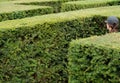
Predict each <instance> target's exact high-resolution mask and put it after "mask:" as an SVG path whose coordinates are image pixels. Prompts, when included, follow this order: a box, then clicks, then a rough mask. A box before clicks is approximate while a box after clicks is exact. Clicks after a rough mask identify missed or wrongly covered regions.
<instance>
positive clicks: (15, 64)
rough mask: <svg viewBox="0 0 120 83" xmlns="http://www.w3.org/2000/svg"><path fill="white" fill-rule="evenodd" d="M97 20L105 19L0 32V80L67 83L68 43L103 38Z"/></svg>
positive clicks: (33, 26)
mask: <svg viewBox="0 0 120 83" xmlns="http://www.w3.org/2000/svg"><path fill="white" fill-rule="evenodd" d="M101 20H105V17H100V16H93V17H89V18H79V19H74V20H69V21H63V22H54V23H53V22H51V23H44V24H36V25H30V26H25V27H24V26H22V27H16V28H12V29H8V30H1V31H0V55H1V56H0V57H1V58H0V80H1V81H2V82H12V83H16V82H17V83H21V82H22V83H26V82H33V83H35V82H37V83H41V82H44V83H59V82H60V83H67V82H68V71H67V56H66V55H67V52H68V49H67V48H68V44H69V41H71V40H72V39H76V38H84V37H89V36H92V35H101V34H105V32H106V30H105V28H104V27H100V26H101V24H102V25H103V21H101ZM13 26H14V25H13ZM11 27H12V26H11Z"/></svg>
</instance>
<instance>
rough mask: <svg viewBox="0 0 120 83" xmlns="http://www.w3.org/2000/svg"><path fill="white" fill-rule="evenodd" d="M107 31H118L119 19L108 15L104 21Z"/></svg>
mask: <svg viewBox="0 0 120 83" xmlns="http://www.w3.org/2000/svg"><path fill="white" fill-rule="evenodd" d="M105 23H106V26H107V29H108V30H109V33H112V32H118V26H119V19H118V18H117V17H115V16H110V17H108V18H107V20H106V21H105Z"/></svg>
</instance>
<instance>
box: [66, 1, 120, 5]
mask: <svg viewBox="0 0 120 83" xmlns="http://www.w3.org/2000/svg"><path fill="white" fill-rule="evenodd" d="M113 1H114V2H115V1H118V0H83V1H69V2H66V3H65V4H76V5H77V4H78V5H80V4H81V5H88V4H100V3H108V2H113Z"/></svg>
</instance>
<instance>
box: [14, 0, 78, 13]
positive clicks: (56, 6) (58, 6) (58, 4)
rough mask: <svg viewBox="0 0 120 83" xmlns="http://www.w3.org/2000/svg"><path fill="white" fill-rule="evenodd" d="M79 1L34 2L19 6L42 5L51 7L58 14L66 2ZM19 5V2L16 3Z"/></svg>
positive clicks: (51, 0)
mask: <svg viewBox="0 0 120 83" xmlns="http://www.w3.org/2000/svg"><path fill="white" fill-rule="evenodd" d="M68 1H77V0H48V1H44V0H43V1H34V0H33V2H23V3H21V2H19V3H18V4H23V5H40V6H51V7H53V9H54V13H58V12H60V10H61V5H62V3H64V2H68ZM16 3H17V2H16Z"/></svg>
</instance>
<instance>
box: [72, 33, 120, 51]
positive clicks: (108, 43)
mask: <svg viewBox="0 0 120 83" xmlns="http://www.w3.org/2000/svg"><path fill="white" fill-rule="evenodd" d="M72 45H77V46H79V45H94V46H95V47H96V46H97V47H104V48H108V49H118V50H120V32H119V33H110V34H106V35H103V36H92V37H89V38H83V39H78V40H73V41H72V42H71V46H72Z"/></svg>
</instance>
